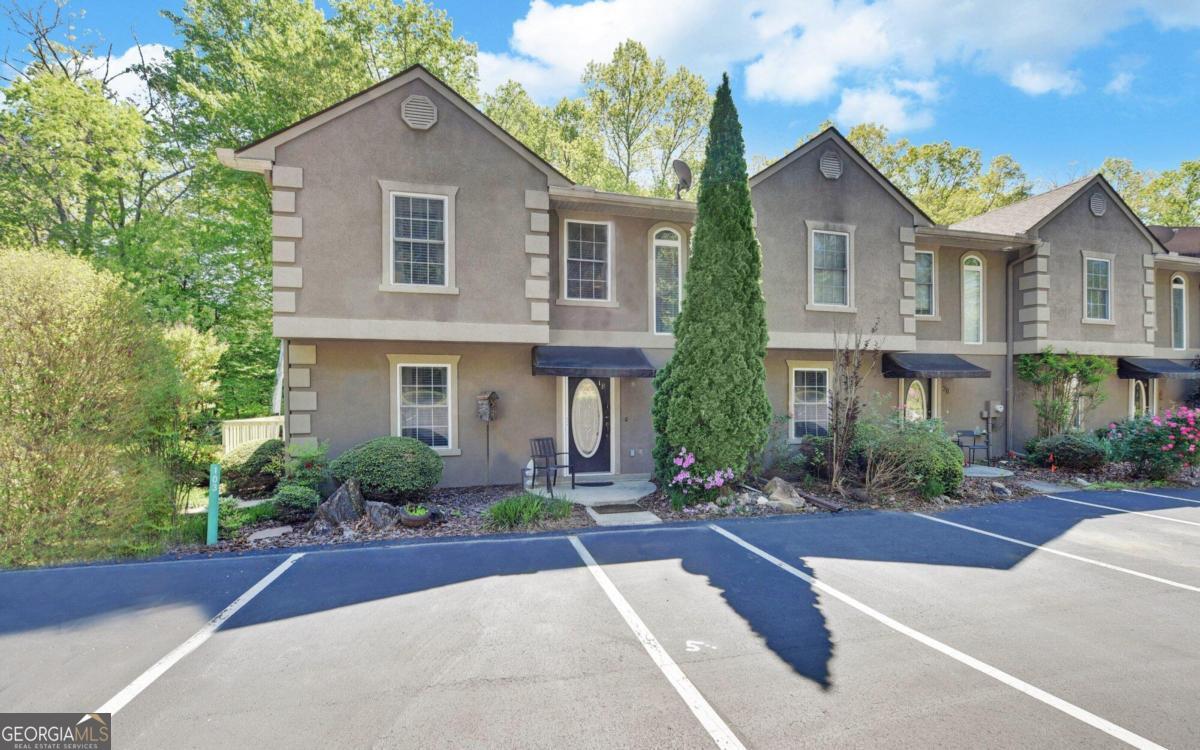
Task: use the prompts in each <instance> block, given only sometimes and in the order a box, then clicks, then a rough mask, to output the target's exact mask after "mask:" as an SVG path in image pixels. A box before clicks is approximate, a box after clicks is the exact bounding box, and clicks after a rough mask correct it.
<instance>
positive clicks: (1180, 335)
mask: <svg viewBox="0 0 1200 750" xmlns="http://www.w3.org/2000/svg"><path fill="white" fill-rule="evenodd" d="M1171 348H1172V349H1186V348H1187V283H1186V282H1184V280H1183V277H1182V276H1180V275H1179V274H1175V275H1174V276H1172V277H1171Z"/></svg>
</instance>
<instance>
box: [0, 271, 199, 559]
mask: <svg viewBox="0 0 1200 750" xmlns="http://www.w3.org/2000/svg"><path fill="white" fill-rule="evenodd" d="M180 388H181V385H180V378H179V374H178V372H177V370H176V369H175V364H174V362H173V361H172V358H171V355H170V352H169V351H168V349H167V347H166V345H165V344H164V343H163V341H162V332H161V331H160V330H158V329H157V328H156V327H155V326H154V325H153V324H152V323H151V322H150V321H149V320H148V319H147V317H146V316H145V314H144V313H143V311H142V308H141V306H140V305H139V304H138V303H137V301H136V300H135V299H134V298H133V297H132V296H131V295H130V293H129V292H127V291H126V290H125V288H124V286H123V285H122V283H121V281H120V280H119V279H118V278H116V277H115V276H113V275H111V274H109V273H105V272H100V271H96V270H95V269H93V268H92V267H91V266H90V265H89V264H88V263H87V261H84V260H80V259H78V258H71V257H68V256H65V255H62V254H58V253H53V252H45V251H32V250H31V251H14V250H5V249H0V566H9V565H34V564H39V563H49V562H59V561H67V560H79V559H88V558H97V557H110V556H116V555H129V554H146V553H151V552H154V551H157V550H158V549H159V547H160V546H161V542H162V540H163V538H164V536H166V535H167V534H169V533H170V532H171V530H172V498H171V488H170V483H169V478H168V476H167V472H166V467H165V466H164V465H163V461H162V460H161V458H160V456H159V453H158V450H157V448H158V442H159V438H158V436H159V435H161V434H163V433H164V432H169V431H170V426H169V425H170V422H171V421H172V419H173V418H174V415H175V413H176V412H177V408H178V402H179V398H180Z"/></svg>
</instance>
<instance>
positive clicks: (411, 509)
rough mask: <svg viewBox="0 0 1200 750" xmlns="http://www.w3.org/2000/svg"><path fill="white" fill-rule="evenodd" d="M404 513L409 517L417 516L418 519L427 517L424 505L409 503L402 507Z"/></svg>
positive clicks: (427, 513)
mask: <svg viewBox="0 0 1200 750" xmlns="http://www.w3.org/2000/svg"><path fill="white" fill-rule="evenodd" d="M404 512H405V513H407V514H408V515H410V516H417V517H418V518H419V517H421V516H427V515H429V508H426V507H425V506H424V505H420V504H414V503H409V504H408V505H405V506H404Z"/></svg>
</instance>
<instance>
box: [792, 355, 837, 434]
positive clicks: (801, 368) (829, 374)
mask: <svg viewBox="0 0 1200 750" xmlns="http://www.w3.org/2000/svg"><path fill="white" fill-rule="evenodd" d="M787 364H788V380H787V405H788V437H787V441H788V443H789V444H791V445H798V444H800V443H803V442H804V439H805V438H806V437H808V436H807V435H805V436H802V437H796V421H797V420H796V373H797V372H823V373H825V402H826V405H827V406H828V404H829V392H830V389H831V384H832V379H833V364H832V363H831V362H809V361H804V360H792V359H789V360H788V362H787ZM830 416H831V414H830V413H829V412H827V413H826V423H825V430H826V432H827V433H828V430H829V422H828V419H829V417H830Z"/></svg>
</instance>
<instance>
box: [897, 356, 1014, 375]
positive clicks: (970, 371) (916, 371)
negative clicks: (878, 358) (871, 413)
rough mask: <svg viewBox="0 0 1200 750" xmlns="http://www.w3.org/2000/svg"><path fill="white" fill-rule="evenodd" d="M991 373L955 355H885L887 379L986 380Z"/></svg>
mask: <svg viewBox="0 0 1200 750" xmlns="http://www.w3.org/2000/svg"><path fill="white" fill-rule="evenodd" d="M991 374H992V373H991V371H990V370H987V369H984V368H982V367H980V366H978V365H973V364H971V363H970V362H968V361H967V360H965V359H963V358H962V357H959V356H957V355H954V354H934V353H928V352H900V353H896V354H885V355H883V376H884V377H885V378H986V377H990V376H991Z"/></svg>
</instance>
